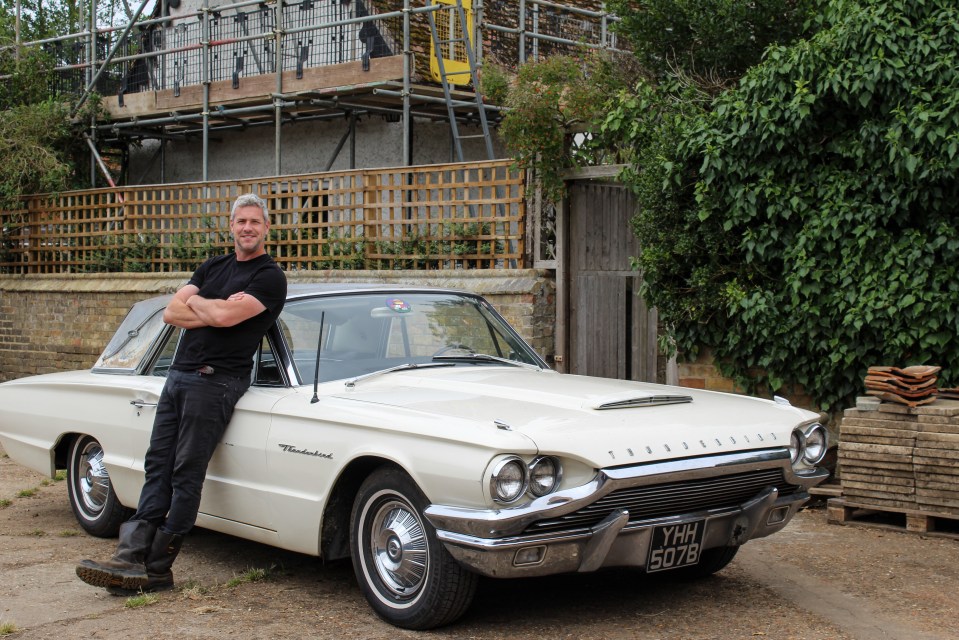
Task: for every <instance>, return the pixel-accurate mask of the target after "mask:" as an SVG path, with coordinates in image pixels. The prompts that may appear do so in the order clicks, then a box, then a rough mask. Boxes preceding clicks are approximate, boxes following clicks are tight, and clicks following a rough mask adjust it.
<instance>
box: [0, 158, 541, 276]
mask: <svg viewBox="0 0 959 640" xmlns="http://www.w3.org/2000/svg"><path fill="white" fill-rule="evenodd" d="M248 192H255V193H258V194H259V195H260V196H262V197H263V198H265V199H266V200H267V203H268V204H269V206H270V214H271V229H270V239H269V241H268V246H267V249H268V251H269V252H270V253H271V254H272V255H273V256H274V258H275V259H276V260H277V262H279V263H280V264H281V265H282V266H283V267H284V268H285V269H288V270H314V269H403V268H419V269H456V268H522V267H525V266H526V259H525V245H524V238H525V233H526V230H525V213H526V212H525V185H524V182H523V174H522V173H521V172H518V171H515V170H513V169H512V168H511V167H510V163H509V161H491V162H470V163H462V164H449V165H430V166H422V167H403V168H389V169H363V170H355V171H338V172H329V173H318V174H309V175H297V176H284V177H279V178H261V179H252V180H234V181H221V182H210V183H190V184H175V185H158V186H157V185H154V186H145V187H124V188H119V189H97V190H88V191H75V192H69V193H64V194H61V195H59V196H34V197H30V198H27V199H25V200H24V207H23V208H22V209H19V210H17V211H5V212H0V223H2V230H0V232H2V237H0V272H3V273H16V274H27V273H81V272H104V271H150V272H168V271H189V270H192V269H193V268H195V267H196V266H197V265H198V264H199V263H200V262H201V261H202V260H203V259H204V258H206V257H207V256H209V255H214V254H219V253H223V252H225V251H227V250H229V247H231V246H232V241H231V239H230V236H229V217H230V206H231V204H232V202H233V200H234V199H235V198H236V197H237V196H238V195H240V194H242V193H248Z"/></svg>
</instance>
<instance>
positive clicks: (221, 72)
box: [0, 0, 620, 184]
mask: <svg viewBox="0 0 959 640" xmlns="http://www.w3.org/2000/svg"><path fill="white" fill-rule="evenodd" d="M89 1H90V5H89V6H87V7H86V12H87V14H88V15H87V19H86V20H87V26H86V29H85V30H83V31H80V32H77V33H72V34H67V35H63V36H59V37H56V38H49V39H46V40H41V41H35V42H24V43H20V42H17V43H15V44H14V45H12V46H11V47H7V48H6V50H7V52H8V53H9V51H10V50H11V49H12V50H13V51H14V53H15V54H16V55H20V53H21V51H22V50H23V49H26V48H30V47H39V48H41V49H42V50H43V51H44V52H46V53H47V54H48V55H50V56H51V57H52V58H53V59H54V60H55V68H54V73H55V86H54V87H52V89H53V91H54V93H56V94H61V95H72V96H78V98H79V99H78V101H77V103H76V104H77V107H76V109H75V113H76V112H78V110H79V108H80V106H81V105H82V104H83V103H84V102H85V101H86V100H87V99H89V97H90V96H91V95H94V92H96V94H99V95H100V96H103V97H102V99H101V104H102V105H103V106H104V108H105V109H106V110H107V112H108V113H109V116H110V120H109V121H108V122H98V121H96V120H91V122H90V126H89V133H88V135H87V140H88V144H89V147H90V149H91V183H92V184H95V182H96V171H97V170H98V169H100V170H101V171H104V173H105V167H104V164H103V162H102V160H101V159H100V157H99V152H98V149H101V150H102V149H104V148H108V147H111V146H112V147H123V146H125V145H128V144H129V143H130V142H133V141H138V140H145V139H154V140H159V141H160V142H161V144H160V145H159V149H158V153H159V154H163V153H164V149H165V144H164V142H165V141H167V140H175V139H184V138H197V137H199V138H200V139H202V154H203V157H202V180H203V181H207V180H208V179H209V158H210V139H211V138H210V136H211V134H212V133H218V132H226V131H231V130H232V131H235V130H243V129H247V128H250V127H257V126H272V127H273V129H274V168H275V175H282V171H281V167H282V165H281V158H282V150H283V143H284V140H283V136H282V125H283V124H284V123H291V122H304V121H311V120H333V119H343V118H344V117H346V118H347V119H348V121H349V123H350V126H349V129H348V130H347V132H346V133H345V134H344V135H343V138H342V139H341V140H340V141H339V144H338V145H337V147H336V150H335V152H334V154H333V157H332V158H330V160H329V163H328V164H327V168H329V167H330V166H332V164H333V162H334V161H335V159H336V157H337V155H338V154H339V153H340V152H341V150H342V149H343V147H344V146H345V145H346V142H347V141H348V140H351V141H352V143H351V147H352V145H353V144H355V135H356V131H355V122H356V118H357V117H358V116H362V115H379V116H383V117H385V118H387V119H390V120H394V121H398V122H401V123H402V125H403V129H402V131H403V135H402V158H403V161H404V163H405V165H406V166H410V165H411V164H412V144H413V139H412V136H413V121H414V119H416V118H427V119H430V120H436V121H447V122H449V123H450V125H451V127H452V130H453V132H454V134H455V131H456V126H457V124H460V123H462V124H466V123H472V124H479V123H480V122H481V121H482V122H484V123H485V121H486V120H487V119H488V120H489V122H490V123H491V125H492V126H495V124H496V123H497V122H498V120H499V118H500V116H501V114H502V111H503V107H502V106H500V105H494V104H490V103H488V102H486V101H484V100H483V97H482V96H481V95H478V93H477V88H476V87H475V86H473V85H475V79H476V77H477V74H479V73H481V70H482V67H483V65H484V64H488V63H491V62H492V63H495V64H497V65H499V66H502V67H507V68H512V69H515V68H516V67H518V66H519V65H521V64H523V63H525V62H527V61H530V60H536V59H539V58H541V57H546V56H549V55H555V54H557V53H571V52H575V51H581V50H583V49H584V48H585V49H600V50H604V51H610V52H619V51H620V49H619V48H618V46H617V40H616V36H615V34H614V32H613V31H612V30H611V29H610V25H611V23H612V22H613V21H615V20H616V18H615V17H614V16H612V15H610V14H609V13H607V12H606V11H605V8H604V6H603V4H602V2H599V1H596V0H578V1H577V0H568V1H569V2H570V3H572V4H574V5H576V6H571V5H564V4H559V3H555V2H550V1H548V0H509V1H497V0H472V2H471V3H470V5H471V6H469V8H468V13H469V18H468V19H467V20H464V21H463V22H464V24H469V30H470V31H472V33H469V34H465V35H466V36H468V37H463V38H462V41H464V42H469V43H471V45H470V46H471V48H472V51H471V52H467V53H469V54H471V55H467V56H462V57H459V58H458V59H451V57H449V56H454V57H455V56H456V54H452V53H450V54H449V55H447V54H444V53H442V52H443V51H444V48H443V47H442V45H440V44H437V42H436V41H435V36H431V35H430V31H431V30H430V28H429V25H430V24H431V23H434V24H435V23H436V22H441V21H440V20H437V21H434V20H433V19H432V18H433V17H434V16H440V12H450V15H447V16H446V17H445V18H444V20H443V22H444V23H449V22H450V21H451V20H455V19H456V18H455V16H454V15H452V12H453V11H460V12H462V11H463V5H464V4H465V3H462V0H453V3H452V4H451V3H450V1H449V0H445V1H443V0H403V1H402V8H400V9H396V8H395V7H396V6H397V4H398V3H397V2H396V1H395V0H393V1H392V2H390V1H387V0H346V1H343V0H270V1H268V2H263V1H261V0H240V1H238V2H232V3H229V4H220V5H216V6H211V2H210V0H202V5H200V6H199V8H198V9H197V10H192V11H183V12H182V13H180V14H178V15H174V14H173V12H171V11H170V10H169V5H168V2H167V0H158V3H157V6H156V8H155V10H154V11H153V14H152V15H151V16H150V17H148V18H145V19H141V18H142V17H143V16H142V14H143V12H144V11H145V7H147V5H149V4H150V0H144V1H143V2H142V3H141V4H140V5H139V7H138V8H137V9H136V11H135V13H133V14H132V15H131V17H130V20H129V21H128V23H127V24H126V25H124V26H121V27H112V28H97V26H96V21H95V18H94V16H95V15H96V10H95V9H96V4H95V3H96V1H97V0H89ZM178 4H179V3H178ZM434 31H435V29H434ZM440 37H443V36H440ZM447 39H448V38H447ZM0 53H3V50H0ZM429 56H439V57H440V59H439V60H437V62H439V68H441V69H442V68H443V63H444V62H445V63H446V64H448V65H450V64H455V63H459V64H462V63H467V64H468V66H469V68H470V70H471V72H472V73H471V74H470V75H469V76H468V77H469V78H471V79H472V82H470V83H469V84H467V83H461V82H456V83H454V82H450V81H448V78H447V77H446V74H440V76H439V77H435V76H432V75H431V74H430V72H429V68H430V66H431V65H430V64H429V63H426V60H425V58H427V57H429ZM418 57H419V60H417V58H418ZM420 68H422V69H423V71H420V70H419V69H420ZM3 80H4V78H3V77H0V81H3ZM483 130H484V135H486V136H487V137H488V136H489V132H488V129H487V127H486V126H483ZM487 142H488V141H487ZM489 148H490V146H489V144H487V149H489ZM352 157H353V156H352V154H351V168H355V167H354V166H353V160H352ZM161 166H162V165H161ZM105 175H107V180H108V182H109V181H111V178H110V176H109V175H108V174H105ZM161 176H162V173H161ZM161 181H162V178H161Z"/></svg>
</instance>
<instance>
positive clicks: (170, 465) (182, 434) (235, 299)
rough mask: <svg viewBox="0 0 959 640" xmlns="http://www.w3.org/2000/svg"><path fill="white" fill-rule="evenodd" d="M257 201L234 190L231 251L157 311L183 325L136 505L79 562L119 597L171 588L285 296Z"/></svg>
mask: <svg viewBox="0 0 959 640" xmlns="http://www.w3.org/2000/svg"><path fill="white" fill-rule="evenodd" d="M268 216H269V214H268V211H267V207H266V202H264V201H263V200H262V199H261V198H260V197H258V196H257V195H255V194H246V195H242V196H240V197H239V198H237V200H236V202H234V203H233V209H232V211H231V213H230V231H231V232H232V234H233V244H234V252H233V253H230V254H227V255H225V256H218V257H215V258H211V259H209V260H207V261H206V262H204V263H203V264H202V265H200V267H199V268H198V269H197V270H196V271H195V272H194V273H193V277H191V278H190V281H189V282H188V283H187V284H186V286H184V287H183V288H182V289H180V290H179V291H177V293H176V295H174V296H173V300H171V301H170V304H169V305H168V306H167V308H166V310H164V312H163V320H164V322H167V323H168V324H172V325H174V326H177V327H182V328H183V329H185V330H186V331H184V332H183V337H182V338H181V340H180V345H179V346H178V348H177V352H176V357H175V358H174V361H173V365H172V366H171V368H170V371H169V373H168V375H167V380H166V383H165V384H164V387H163V392H162V393H161V394H160V400H159V402H158V404H157V409H156V417H155V419H154V422H153V433H152V435H151V437H150V447H149V449H148V450H147V453H146V457H145V459H144V471H145V480H144V484H143V489H142V490H141V492H140V502H139V505H138V506H137V512H136V514H135V515H134V516H133V518H131V519H130V521H128V522H125V523H123V525H121V526H120V540H119V543H118V544H117V550H116V553H115V554H114V555H113V557H112V558H111V559H110V560H107V561H105V562H95V561H93V560H83V561H82V562H81V563H80V564H79V565H77V576H79V577H80V579H81V580H83V581H84V582H86V583H88V584H91V585H94V586H97V587H106V588H107V589H108V590H109V591H110V592H111V593H114V594H117V595H126V594H131V593H136V592H138V591H141V590H142V591H158V590H162V589H170V588H172V587H173V571H172V567H173V562H174V560H176V557H177V554H178V553H179V552H180V546H181V544H182V543H183V536H184V535H185V534H186V533H187V532H188V531H189V530H190V529H191V528H192V527H193V524H194V523H195V522H196V516H197V512H198V511H199V508H200V493H201V491H202V489H203V480H204V478H205V477H206V469H207V465H208V464H209V462H210V458H211V457H212V456H213V452H214V450H215V449H216V446H217V443H219V441H220V438H221V437H222V435H223V432H224V431H225V430H226V426H227V424H228V423H229V422H230V417H231V416H232V415H233V408H234V406H235V405H236V403H237V401H238V400H239V399H240V397H241V396H242V395H243V394H244V393H245V392H246V390H247V388H248V387H249V386H250V377H251V376H250V374H251V370H252V368H253V355H254V354H255V353H256V349H257V347H258V346H259V344H260V342H261V341H262V340H263V335H264V334H265V333H266V331H267V329H268V328H269V327H270V325H272V324H273V323H274V322H275V321H276V318H277V316H279V314H280V311H281V310H282V309H283V303H284V301H285V300H286V276H285V275H284V274H283V272H282V271H281V270H280V268H279V266H277V264H276V263H275V262H274V261H273V258H271V257H270V256H269V255H268V254H267V253H266V248H265V244H266V238H267V234H268V233H269V229H270V222H269V217H268Z"/></svg>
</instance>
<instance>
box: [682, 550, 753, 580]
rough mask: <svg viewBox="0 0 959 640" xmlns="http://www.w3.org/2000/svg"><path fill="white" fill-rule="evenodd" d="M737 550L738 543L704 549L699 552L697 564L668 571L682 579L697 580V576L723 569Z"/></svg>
mask: <svg viewBox="0 0 959 640" xmlns="http://www.w3.org/2000/svg"><path fill="white" fill-rule="evenodd" d="M738 551H739V546H738V545H735V546H728V547H714V548H712V549H706V550H705V551H703V552H702V553H701V554H700V556H699V562H698V563H697V564H694V565H692V566H689V567H682V568H680V569H675V570H673V571H670V572H669V573H670V574H672V576H673V577H676V578H681V579H684V580H697V579H699V578H705V577H707V576H711V575H713V574H714V573H716V572H717V571H720V570H721V569H724V568H725V567H726V565H727V564H729V563H730V562H732V561H733V558H735V557H736V552H738Z"/></svg>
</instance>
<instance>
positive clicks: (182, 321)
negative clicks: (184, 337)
mask: <svg viewBox="0 0 959 640" xmlns="http://www.w3.org/2000/svg"><path fill="white" fill-rule="evenodd" d="M198 291H199V289H198V288H197V287H196V286H195V285H192V284H188V285H186V286H185V287H183V288H182V289H180V290H179V291H177V292H176V295H174V296H173V300H171V301H170V304H168V305H167V308H166V309H164V310H163V321H164V322H166V323H167V324H172V325H173V326H175V327H181V328H183V329H197V328H199V327H205V326H207V323H206V322H204V321H203V320H201V319H200V317H199V316H197V314H196V313H195V312H194V311H193V309H191V308H190V307H188V306H187V304H186V302H187V300H189V299H190V297H191V296H195V295H196V293H197V292H198Z"/></svg>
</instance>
